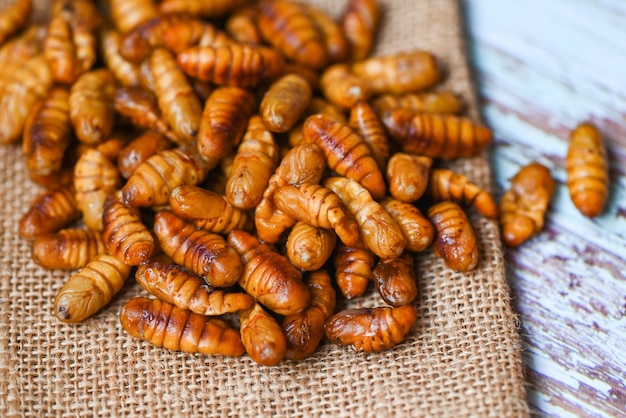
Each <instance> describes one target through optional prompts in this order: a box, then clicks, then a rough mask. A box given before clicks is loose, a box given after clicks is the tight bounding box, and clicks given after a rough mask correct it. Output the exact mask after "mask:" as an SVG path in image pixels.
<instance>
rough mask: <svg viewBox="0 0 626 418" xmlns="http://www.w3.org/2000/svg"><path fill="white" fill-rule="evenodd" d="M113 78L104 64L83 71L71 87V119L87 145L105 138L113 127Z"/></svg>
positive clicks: (77, 133)
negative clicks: (97, 67) (100, 66)
mask: <svg viewBox="0 0 626 418" xmlns="http://www.w3.org/2000/svg"><path fill="white" fill-rule="evenodd" d="M114 93H115V78H114V77H113V74H112V73H111V72H110V71H109V70H108V69H105V68H101V69H97V70H93V71H89V72H86V73H83V74H82V75H81V76H80V77H78V79H77V80H76V82H75V83H74V84H73V85H72V88H71V89H70V98H69V103H70V120H71V121H72V126H73V127H74V132H75V133H76V136H77V137H78V139H79V140H80V141H81V142H82V143H84V144H87V145H96V144H100V143H102V142H104V140H106V139H107V138H108V137H109V135H111V132H112V131H113V123H114V121H115V108H114V105H113V101H114V98H113V95H114Z"/></svg>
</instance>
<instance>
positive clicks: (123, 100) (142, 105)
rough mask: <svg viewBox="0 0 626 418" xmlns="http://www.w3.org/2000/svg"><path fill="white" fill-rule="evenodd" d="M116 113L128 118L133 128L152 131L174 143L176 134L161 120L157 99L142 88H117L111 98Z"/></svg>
mask: <svg viewBox="0 0 626 418" xmlns="http://www.w3.org/2000/svg"><path fill="white" fill-rule="evenodd" d="M113 99H114V102H113V104H114V106H115V110H116V111H117V113H119V114H120V115H124V116H126V117H128V118H129V119H130V121H131V123H132V124H133V125H134V126H135V127H139V128H146V129H154V130H156V131H158V132H160V133H162V134H163V135H165V136H166V137H167V138H169V139H171V140H172V141H174V142H177V140H178V137H177V134H176V133H175V132H173V131H171V130H170V128H169V126H168V125H167V123H166V122H165V120H163V118H162V115H161V110H160V108H159V103H158V100H157V97H156V96H155V95H154V94H153V93H151V92H150V91H147V90H145V89H144V88H142V87H136V86H131V87H118V88H116V89H115V94H114V96H113Z"/></svg>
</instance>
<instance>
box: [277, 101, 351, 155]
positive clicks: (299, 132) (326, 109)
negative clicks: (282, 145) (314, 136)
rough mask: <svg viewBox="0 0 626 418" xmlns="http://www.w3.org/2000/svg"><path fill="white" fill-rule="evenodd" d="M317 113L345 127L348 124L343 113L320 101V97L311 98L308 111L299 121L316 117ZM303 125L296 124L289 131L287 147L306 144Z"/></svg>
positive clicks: (327, 102) (328, 103) (326, 102)
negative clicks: (312, 116)
mask: <svg viewBox="0 0 626 418" xmlns="http://www.w3.org/2000/svg"><path fill="white" fill-rule="evenodd" d="M318 113H324V114H326V115H328V116H330V117H332V118H333V119H335V120H336V121H338V122H341V123H343V124H345V125H347V124H348V119H346V116H345V115H344V114H343V111H342V110H341V109H339V107H337V106H336V105H334V104H333V103H331V102H329V101H327V100H325V99H322V98H321V97H313V98H312V99H311V103H310V104H309V107H308V109H307V110H306V111H305V112H304V115H303V116H302V118H301V120H302V119H304V120H306V118H308V117H309V116H311V115H316V114H318ZM303 125H304V123H303V122H302V123H298V124H297V125H295V126H294V127H292V128H291V129H290V130H289V145H290V146H292V147H295V146H296V145H300V144H304V143H306V140H305V138H304V126H303Z"/></svg>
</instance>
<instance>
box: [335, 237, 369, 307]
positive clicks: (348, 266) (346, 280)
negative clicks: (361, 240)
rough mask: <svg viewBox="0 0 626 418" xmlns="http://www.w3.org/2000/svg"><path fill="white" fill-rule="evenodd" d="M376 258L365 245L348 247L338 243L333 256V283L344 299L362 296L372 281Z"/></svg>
mask: <svg viewBox="0 0 626 418" xmlns="http://www.w3.org/2000/svg"><path fill="white" fill-rule="evenodd" d="M375 264H376V256H375V255H374V253H373V252H371V251H370V250H369V249H367V248H366V247H365V245H362V244H361V245H356V246H354V247H348V246H346V245H345V244H342V243H339V244H338V245H337V247H336V248H335V252H334V254H333V265H334V266H335V283H337V288H339V291H340V292H341V294H342V295H343V296H344V297H345V298H346V299H354V298H357V297H359V296H363V295H364V294H365V291H366V290H367V285H368V284H369V282H371V281H372V280H374V275H373V272H372V269H373V268H374V266H375Z"/></svg>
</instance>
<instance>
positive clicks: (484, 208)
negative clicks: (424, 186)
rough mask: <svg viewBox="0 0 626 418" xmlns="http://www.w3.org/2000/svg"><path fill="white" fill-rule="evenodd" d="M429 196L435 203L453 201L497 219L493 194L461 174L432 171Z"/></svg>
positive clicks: (449, 171)
mask: <svg viewBox="0 0 626 418" xmlns="http://www.w3.org/2000/svg"><path fill="white" fill-rule="evenodd" d="M428 194H429V195H430V197H431V198H432V199H433V200H434V201H435V202H441V201H443V200H451V201H453V202H457V203H462V204H466V205H474V207H475V208H476V209H477V210H478V211H479V212H480V213H481V214H483V216H486V217H487V218H495V217H496V216H497V214H498V206H497V205H496V202H495V201H494V200H493V197H491V194H490V193H489V192H488V191H486V190H484V189H482V188H480V187H478V186H477V185H476V184H474V183H472V182H470V181H469V179H468V178H467V177H466V176H464V175H463V174H460V173H455V172H454V171H452V170H448V169H443V168H437V169H434V170H431V172H430V180H429V184H428Z"/></svg>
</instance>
